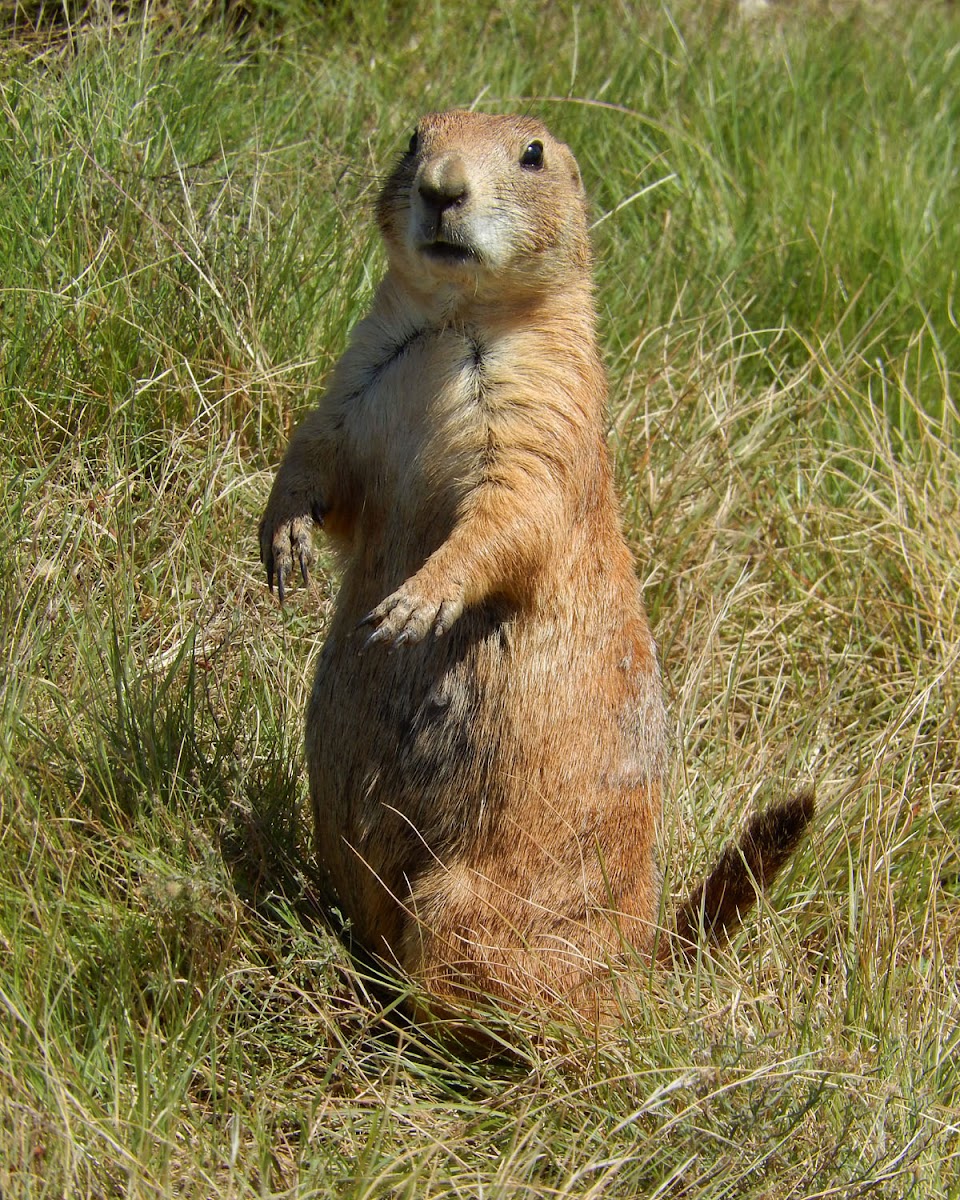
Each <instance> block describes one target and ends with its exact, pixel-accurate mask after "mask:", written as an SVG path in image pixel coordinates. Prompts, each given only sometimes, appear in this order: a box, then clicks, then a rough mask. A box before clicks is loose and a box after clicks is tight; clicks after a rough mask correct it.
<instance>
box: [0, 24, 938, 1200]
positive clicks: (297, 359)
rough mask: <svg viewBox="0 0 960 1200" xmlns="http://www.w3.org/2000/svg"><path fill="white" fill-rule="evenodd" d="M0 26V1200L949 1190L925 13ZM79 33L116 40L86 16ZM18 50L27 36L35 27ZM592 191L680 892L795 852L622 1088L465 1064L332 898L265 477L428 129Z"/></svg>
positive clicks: (540, 1043) (293, 629) (661, 983)
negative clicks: (366, 953)
mask: <svg viewBox="0 0 960 1200" xmlns="http://www.w3.org/2000/svg"><path fill="white" fill-rule="evenodd" d="M735 8H736V6H734V5H732V4H729V5H722V4H710V5H702V6H701V5H693V4H687V3H685V2H680V0H678V3H677V4H675V5H674V6H673V7H672V8H670V9H668V8H666V7H663V6H660V5H652V4H643V5H640V6H638V7H637V8H636V9H632V10H629V11H627V10H623V9H620V8H618V9H613V8H611V9H610V10H609V11H605V10H604V11H599V10H598V11H594V9H593V8H588V9H584V8H583V7H581V8H578V9H576V10H572V9H571V10H569V11H566V12H564V11H561V10H558V9H556V8H555V7H553V6H545V7H543V8H533V7H531V6H521V5H506V6H501V7H500V8H498V9H497V10H495V11H492V10H488V9H482V8H469V7H468V8H464V7H463V6H460V7H458V8H456V9H454V8H451V7H444V6H443V5H441V6H440V7H439V8H436V7H432V8H430V10H429V11H428V10H426V9H423V8H422V7H418V6H411V7H410V8H409V9H400V8H397V7H396V6H390V5H386V4H383V5H378V4H368V5H363V6H359V7H357V8H356V9H354V8H353V7H349V8H348V7H347V6H344V7H342V8H341V7H338V6H330V7H327V8H325V9H324V10H323V12H322V13H320V14H319V15H318V12H317V10H316V9H315V8H314V7H313V6H303V5H299V4H296V3H290V4H274V5H271V6H266V5H264V6H258V5H247V6H246V7H245V8H243V9H242V10H241V9H235V10H233V11H232V12H231V13H230V14H228V16H227V17H226V18H224V17H223V16H222V14H221V13H220V12H219V10H215V9H214V8H213V7H212V6H211V7H208V8H204V7H201V6H192V7H187V6H184V5H180V4H176V3H174V4H171V5H169V6H166V7H157V8H155V9H150V10H148V11H147V13H146V14H145V15H144V14H140V15H135V14H134V15H128V14H124V13H121V12H117V13H113V14H111V13H110V11H109V10H108V8H107V6H106V5H105V4H99V5H96V4H95V5H92V6H91V7H90V10H89V12H88V14H87V19H86V20H84V21H79V20H77V21H75V22H74V23H73V24H70V23H69V22H68V23H64V22H63V21H62V20H61V21H59V22H57V21H54V22H52V23H51V20H50V18H51V16H52V13H51V11H50V10H49V9H44V8H43V6H41V5H34V6H26V5H21V6H19V7H18V8H17V18H16V25H15V27H14V26H13V25H11V26H10V27H9V29H8V32H7V34H6V35H5V38H4V40H3V42H2V43H0V122H2V135H0V420H2V429H3V444H2V447H0V453H2V455H3V470H2V471H0V512H2V517H0V544H2V547H3V564H4V568H5V575H6V586H5V588H4V590H3V592H2V593H0V623H2V631H3V636H2V639H0V645H2V650H0V655H2V658H0V662H2V668H0V669H2V680H3V686H2V691H0V1014H2V1015H0V1190H2V1192H3V1195H4V1197H5V1198H6V1197H15V1196H33V1197H41V1196H42V1197H54V1196H56V1197H60V1196H65V1195H71V1196H90V1197H101V1196H105V1195H130V1196H155V1197H168V1196H171V1195H181V1196H196V1197H210V1196H229V1197H253V1196H304V1197H306V1196H313V1195H316V1196H327V1195H336V1196H344V1197H369V1198H374V1197H434V1198H438V1197H465V1198H467V1197H469V1198H470V1200H475V1198H476V1197H478V1196H485V1197H504V1198H506V1197H510V1198H513V1197H523V1196H528V1197H548V1196H549V1197H553V1196H577V1197H581V1196H596V1197H599V1196H609V1197H620V1196H622V1197H630V1198H633V1197H636V1196H647V1195H649V1196H673V1195H676V1196H680V1195H683V1196H692V1197H703V1198H706V1197H710V1198H719V1197H733V1196H736V1197H741V1196H747V1197H749V1196H756V1197H765V1198H767V1197H780V1196H782V1197H788V1196H789V1197H799V1196H810V1197H813V1196H819V1195H823V1194H840V1195H857V1194H870V1195H879V1196H890V1197H897V1198H899V1197H903V1196H908V1195H909V1196H917V1197H928V1196H929V1197H938V1196H943V1197H948V1196H953V1195H955V1194H957V1190H958V1188H960V1172H958V1169H957V1154H958V1151H960V1145H958V1130H960V1097H958V1072H957V1067H956V1061H957V1055H958V1050H960V1046H958V1041H960V1034H958V1033H957V1030H958V1027H960V1021H958V1017H960V997H958V944H960V942H958V938H960V846H958V837H960V755H958V735H960V718H958V706H960V693H958V684H957V678H958V670H957V667H958V662H957V659H958V655H960V532H958V530H960V463H958V455H960V436H958V435H960V430H958V413H957V403H956V392H957V386H958V383H957V381H958V374H957V366H958V360H960V329H958V323H957V317H956V299H955V296H956V283H957V264H958V262H960V233H958V228H960V226H958V223H957V221H956V219H955V215H954V214H955V210H956V209H957V208H958V202H960V194H958V192H960V187H958V179H960V174H958V158H957V154H958V151H957V141H956V130H957V129H958V128H960V101H958V92H957V89H956V87H955V85H954V77H955V75H956V71H957V69H958V57H960V25H958V19H957V16H956V14H955V13H954V11H953V9H952V8H950V7H948V6H941V5H940V4H936V3H932V2H931V3H929V4H927V3H924V4H918V5H915V6H910V9H909V12H907V10H906V9H903V10H902V11H898V10H897V9H896V8H895V7H894V6H879V7H878V6H858V5H855V4H848V5H844V6H837V10H836V11H835V12H834V14H833V15H832V16H829V17H828V16H826V15H824V8H823V6H816V5H813V4H811V5H803V4H797V5H793V6H787V5H782V6H777V8H776V9H775V10H773V11H772V12H771V13H770V14H767V17H766V18H765V19H762V20H758V21H757V22H754V23H751V24H741V23H740V22H739V21H738V20H737V18H736V12H735ZM108 17H109V19H108ZM36 26H39V27H40V28H39V29H38V28H36ZM455 103H459V104H470V103H477V104H479V105H481V106H483V107H485V108H489V109H492V110H496V109H504V110H515V109H523V110H530V111H535V112H537V113H538V114H539V115H541V116H543V117H544V118H545V119H546V120H547V121H548V123H549V124H550V125H551V127H553V128H554V129H555V130H556V131H557V132H558V133H559V134H561V135H562V136H564V137H565V138H566V139H567V140H568V141H569V142H570V143H571V145H572V146H573V148H574V149H575V151H576V153H577V155H578V158H579V161H580V163H581V166H582V168H583V174H584V179H585V182H586V184H587V188H588V191H589V194H590V196H591V198H592V204H593V210H594V211H593V216H594V221H595V222H596V224H595V231H594V239H595V245H596V249H597V280H598V299H599V306H600V310H601V334H602V338H603V342H604V348H605V352H606V356H607V361H608V364H609V367H610V374H611V385H612V406H611V435H610V442H611V449H612V452H613V454H614V456H615V460H616V464H617V472H618V479H619V482H620V487H621V494H622V496H623V506H624V516H625V523H626V527H627V532H628V536H629V538H630V541H631V544H632V545H633V547H634V549H635V552H636V556H637V564H638V574H639V576H640V578H641V580H642V581H643V583H644V589H645V597H646V601H647V605H648V608H649V610H650V613H651V618H652V620H653V623H654V626H655V629H656V633H657V637H658V641H659V644H660V646H661V651H662V656H663V661H664V669H665V675H666V679H667V686H668V693H669V698H670V706H671V713H672V715H673V719H674V722H675V731H676V732H675V738H674V745H673V749H672V756H671V780H670V789H669V793H668V799H667V805H666V817H665V822H664V827H663V831H662V835H661V839H660V856H661V861H662V864H663V867H664V871H665V877H666V884H667V893H668V895H669V896H679V895H681V894H682V893H683V892H684V891H685V890H686V889H687V887H688V886H689V884H690V883H691V882H692V881H693V880H694V879H696V878H697V877H698V876H699V875H700V874H701V872H702V871H703V869H704V868H705V866H706V865H707V864H708V863H709V862H710V861H711V859H712V858H713V857H714V855H715V853H716V851H717V849H718V847H719V845H720V844H721V843H722V842H723V840H724V839H725V838H726V837H727V836H728V835H729V834H730V833H731V832H732V831H733V830H734V829H735V828H736V826H737V824H738V821H739V819H740V817H741V815H742V813H743V811H744V810H745V809H747V808H748V807H750V806H751V805H754V804H757V803H763V802H764V801H765V800H767V799H769V798H771V797H773V796H776V795H779V794H781V793H782V792H784V791H785V790H789V789H793V788H795V787H797V786H800V785H803V784H806V783H810V782H815V784H816V787H817V795H818V817H817V822H816V825H815V828H814V830H813V832H812V835H811V837H810V839H809V841H808V843H807V844H806V845H805V846H804V848H803V849H802V851H801V853H800V854H799V855H798V857H797V859H796V861H795V862H794V863H793V864H791V866H790V868H789V869H788V870H787V872H786V873H785V875H784V877H783V879H782V881H781V882H780V883H778V885H777V888H776V890H775V894H774V895H773V896H772V897H771V898H770V902H769V903H766V904H764V905H763V906H762V907H761V909H760V912H759V914H758V916H757V917H756V918H754V919H751V920H750V921H749V922H748V923H747V924H746V926H745V927H744V929H743V930H742V932H741V933H740V934H738V935H737V937H736V938H735V939H734V941H733V943H732V944H731V945H730V946H729V947H726V948H724V949H723V950H722V951H719V952H716V953H715V954H713V955H712V956H711V955H706V954H705V955H703V956H702V957H701V958H700V959H699V960H698V961H697V962H696V963H695V964H693V966H692V967H690V968H688V969H686V970H683V971H677V972H674V973H671V972H667V971H649V970H648V969H646V968H645V967H643V966H642V965H638V967H637V970H636V973H635V974H636V978H635V979H633V980H632V981H631V983H632V987H631V989H630V995H631V1001H630V1011H629V1015H628V1020H627V1021H626V1023H625V1026H624V1028H623V1029H622V1030H619V1031H616V1032H615V1033H611V1034H609V1036H607V1037H605V1038H604V1039H602V1041H601V1043H600V1044H599V1045H598V1044H594V1043H593V1042H588V1041H587V1040H585V1039H583V1038H582V1037H580V1036H579V1035H577V1034H576V1032H575V1031H571V1030H570V1029H564V1028H556V1029H553V1030H550V1031H547V1032H546V1033H543V1032H542V1031H538V1030H537V1029H535V1028H533V1027H530V1026H528V1025H527V1024H525V1023H522V1022H521V1023H519V1024H517V1023H513V1024H512V1025H511V1024H510V1022H509V1021H508V1022H507V1024H506V1025H504V1024H503V1023H498V1020H497V1018H496V1015H495V1014H492V1015H491V1016H490V1018H489V1024H490V1027H491V1030H492V1031H493V1032H494V1035H495V1036H500V1037H504V1036H506V1037H508V1038H509V1039H510V1040H511V1041H512V1042H513V1044H514V1045H515V1047H516V1051H515V1053H514V1055H513V1056H512V1057H511V1056H505V1057H504V1058H502V1059H491V1060H487V1061H480V1062H476V1061H470V1060H462V1059H460V1058H457V1057H456V1056H453V1055H452V1054H451V1053H450V1051H449V1050H445V1049H443V1048H442V1047H440V1046H438V1045H437V1044H436V1043H435V1042H434V1041H433V1040H432V1039H431V1036H430V1034H429V1032H428V1031H426V1030H422V1029H418V1028H417V1027H415V1026H413V1025H411V1024H410V1023H409V1021H408V1020H407V1019H406V1018H405V1016H404V1013H403V1009H402V1005H401V1003H400V1001H401V1000H402V993H399V994H398V992H397V990H396V989H397V986H398V985H397V984H396V981H390V980H384V979H379V978H375V977H373V976H372V975H370V974H369V964H364V963H357V962H353V961H352V960H350V958H349V957H348V955H347V954H346V952H345V951H344V949H343V948H342V947H341V946H340V944H339V942H338V941H337V940H336V939H335V938H334V937H333V936H332V935H331V934H330V933H329V932H328V929H327V926H326V925H325V924H324V914H322V913H320V912H318V911H317V909H316V906H315V904H314V902H313V898H312V887H311V872H312V866H311V861H310V840H309V829H308V827H307V822H306V805H305V800H306V795H305V781H304V778H303V772H302V770H301V762H300V755H301V749H300V748H301V741H302V714H303V712H304V709H305V705H306V695H307V690H308V687H309V681H310V669H311V661H312V658H313V656H314V654H315V652H316V649H317V648H318V646H319V645H320V643H321V641H322V638H323V631H324V626H325V621H326V618H327V614H328V612H329V606H330V602H331V598H332V595H333V592H334V590H335V587H336V580H335V577H334V575H333V574H332V571H331V569H330V566H331V565H330V563H329V562H328V561H324V562H323V563H322V567H323V569H322V570H321V571H319V572H318V578H317V581H316V583H315V585H314V587H313V588H312V589H311V590H310V591H309V592H308V593H303V592H300V593H298V594H297V595H296V597H295V599H294V602H293V603H291V604H290V605H288V609H287V611H286V613H284V614H281V613H280V612H279V610H278V609H277V607H276V604H275V601H273V600H272V598H271V597H270V596H269V594H268V593H267V591H266V588H265V585H264V581H263V579H262V576H261V570H260V567H259V564H258V562H257V549H256V542H255V530H256V523H257V520H258V517H259V513H260V509H261V506H262V504H263V501H264V499H265V496H266V493H267V490H268V488H269V484H270V479H271V472H272V467H273V466H274V465H275V463H276V462H277V461H278V459H279V456H280V454H281V453H282V448H283V445H284V443H285V439H286V437H287V435H288V433H289V430H290V428H291V427H292V425H293V424H294V423H295V421H296V420H297V418H298V416H299V415H300V414H301V413H302V412H303V411H305V410H306V408H307V407H308V406H309V404H310V402H311V395H312V394H313V393H314V392H315V390H316V389H317V388H318V387H319V386H321V385H322V380H323V377H324V375H325V373H326V371H327V370H328V369H329V367H330V365H331V364H332V363H333V362H334V361H335V359H336V356H337V355H338V353H339V352H340V350H341V349H342V347H343V345H344V343H345V339H346V336H347V333H348V331H349V328H350V326H351V324H352V323H353V321H354V320H355V319H356V318H357V316H358V315H359V314H360V313H361V312H362V311H363V308H364V305H365V303H366V301H367V299H368V297H369V294H370V291H371V288H372V286H373V283H374V281H375V279H376V276H377V273H378V271H379V270H380V264H381V256H380V251H379V249H378V247H377V246H376V244H375V241H374V239H373V237H372V233H371V220H370V216H371V202H372V197H373V195H374V194H375V189H376V185H377V181H378V179H379V178H380V177H381V175H382V173H383V171H384V170H385V168H386V167H387V166H388V164H389V163H390V161H391V158H392V156H393V155H394V154H395V153H396V152H397V151H398V149H399V147H400V146H401V145H402V144H403V142H404V140H405V134H406V132H407V131H408V129H409V126H410V124H411V122H412V120H413V118H414V117H415V116H416V114H417V113H418V112H419V111H421V110H423V109H425V108H442V107H447V106H449V105H452V104H455Z"/></svg>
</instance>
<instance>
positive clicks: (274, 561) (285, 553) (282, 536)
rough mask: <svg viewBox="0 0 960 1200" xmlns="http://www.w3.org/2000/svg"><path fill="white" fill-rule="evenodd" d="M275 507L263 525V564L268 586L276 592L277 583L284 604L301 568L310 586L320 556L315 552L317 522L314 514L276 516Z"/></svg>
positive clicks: (261, 548) (270, 505)
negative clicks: (289, 584) (296, 570)
mask: <svg viewBox="0 0 960 1200" xmlns="http://www.w3.org/2000/svg"><path fill="white" fill-rule="evenodd" d="M273 508H274V506H273V505H272V504H268V505H267V511H266V514H265V515H264V518H263V520H262V521H261V522H260V561H261V562H262V563H263V565H264V567H265V568H266V571H267V583H268V584H269V585H270V590H271V592H272V591H273V580H274V577H276V580H277V596H278V597H279V599H280V603H281V604H283V601H284V597H285V595H286V584H287V581H288V580H289V578H290V576H291V575H292V574H293V570H294V566H295V565H299V567H300V574H301V576H302V578H303V582H304V583H309V582H310V568H311V567H312V566H313V564H314V561H315V559H316V555H315V554H314V552H313V539H312V536H311V534H312V526H313V524H314V522H315V521H316V517H315V516H314V515H313V514H310V515H307V514H305V513H298V514H296V515H294V516H288V517H281V516H279V515H278V516H276V517H274V516H272V511H271V510H272V509H273Z"/></svg>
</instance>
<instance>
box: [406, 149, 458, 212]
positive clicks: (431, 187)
mask: <svg viewBox="0 0 960 1200" xmlns="http://www.w3.org/2000/svg"><path fill="white" fill-rule="evenodd" d="M417 191H418V192H419V193H420V198H421V200H423V202H424V204H425V205H426V206H427V208H431V209H433V210H434V211H435V212H438V213H440V212H443V211H444V210H445V209H448V208H458V207H459V206H460V205H461V204H463V202H464V201H465V200H466V198H467V196H468V194H469V188H468V186H467V167H466V163H464V161H463V159H462V158H461V157H460V155H459V154H444V155H441V156H440V157H439V158H434V159H430V160H429V161H428V162H426V163H425V164H424V167H423V172H422V173H421V175H420V181H419V183H418V184H417Z"/></svg>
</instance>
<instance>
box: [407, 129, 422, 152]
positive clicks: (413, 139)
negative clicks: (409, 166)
mask: <svg viewBox="0 0 960 1200" xmlns="http://www.w3.org/2000/svg"><path fill="white" fill-rule="evenodd" d="M419 149H420V135H419V133H418V132H417V131H416V129H415V130H414V131H413V133H411V134H410V141H409V142H408V143H407V153H408V154H416V152H417V151H418V150H419Z"/></svg>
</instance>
